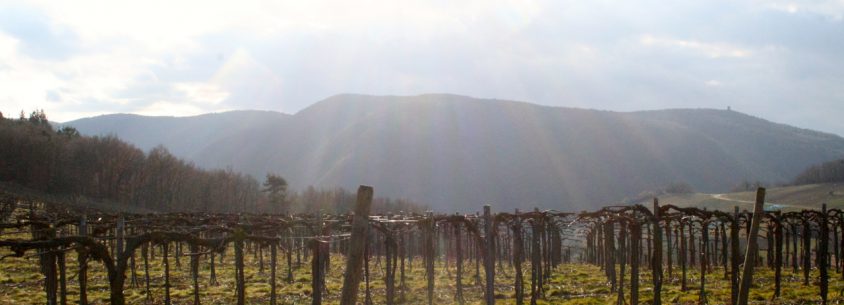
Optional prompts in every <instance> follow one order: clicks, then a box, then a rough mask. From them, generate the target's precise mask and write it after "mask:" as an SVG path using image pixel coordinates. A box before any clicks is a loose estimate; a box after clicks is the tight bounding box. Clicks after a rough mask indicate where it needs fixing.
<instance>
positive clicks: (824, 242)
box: [817, 203, 829, 305]
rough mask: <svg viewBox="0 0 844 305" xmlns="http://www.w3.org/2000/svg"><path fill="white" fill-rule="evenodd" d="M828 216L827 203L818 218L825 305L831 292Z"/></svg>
mask: <svg viewBox="0 0 844 305" xmlns="http://www.w3.org/2000/svg"><path fill="white" fill-rule="evenodd" d="M828 218H829V217H828V216H827V212H826V203H824V204H823V206H822V207H821V217H820V219H818V226H819V227H820V235H821V236H820V240H818V258H817V260H818V269H820V273H821V279H820V280H821V301H822V304H823V305H826V303H827V294H828V292H829V259H827V255H829V226H828Z"/></svg>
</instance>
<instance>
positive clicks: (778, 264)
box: [774, 211, 782, 298]
mask: <svg viewBox="0 0 844 305" xmlns="http://www.w3.org/2000/svg"><path fill="white" fill-rule="evenodd" d="M774 217H775V225H776V226H775V227H774V239H775V241H774V242H775V243H776V250H775V252H774V255H775V256H776V257H775V258H774V268H775V269H774V284H775V287H774V297H775V298H778V297H779V296H780V293H781V291H782V215H781V214H780V211H776V213H775V215H774Z"/></svg>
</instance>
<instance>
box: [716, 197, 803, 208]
mask: <svg viewBox="0 0 844 305" xmlns="http://www.w3.org/2000/svg"><path fill="white" fill-rule="evenodd" d="M710 195H711V196H712V198H713V199H718V200H723V201H733V202H741V203H747V204H754V203H755V202H753V201H750V200H741V199H734V198H728V197H727V194H710ZM765 204H766V205H772V206H775V207H783V208H793V209H805V208H806V207H801V206H796V205H790V204H781V203H773V202H765Z"/></svg>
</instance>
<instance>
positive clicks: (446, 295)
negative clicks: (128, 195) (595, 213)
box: [0, 249, 844, 304]
mask: <svg viewBox="0 0 844 305" xmlns="http://www.w3.org/2000/svg"><path fill="white" fill-rule="evenodd" d="M8 254H10V252H8V250H5V249H4V250H2V251H0V256H5V255H8ZM68 258H69V259H68V278H69V279H68V297H69V303H70V304H75V302H76V300H77V299H78V295H79V291H78V286H77V285H78V283H77V282H76V270H77V265H76V260H75V254H72V255H69V256H68ZM232 259H233V254H232V253H228V254H227V255H226V256H225V262H224V263H223V264H222V265H221V264H217V279H218V283H217V284H216V285H212V284H210V283H209V265H208V261H207V259H202V260H201V263H200V291H201V300H202V303H203V304H232V303H234V302H235V292H234V291H235V282H234V267H233V266H234V263H233V261H232ZM279 263H280V264H281V260H280V262H279ZM138 264H139V267H138V277H139V279H140V282H139V283H138V284H139V286H138V287H136V288H135V287H131V280H127V288H126V290H125V293H126V299H127V303H128V304H162V303H163V299H164V287H163V284H164V281H163V273H164V272H163V269H162V268H163V264H162V261H161V256H160V255H157V256H156V259H155V260H154V261H151V264H150V275H151V285H152V289H151V292H152V293H151V295H150V296H149V299H148V296H147V295H146V294H145V292H144V289H143V278H144V277H143V267H142V265H141V260H140V259H139V260H138ZM421 264H422V261H421V260H420V259H415V260H414V261H413V265H412V268H411V267H410V266H408V269H407V270H408V271H407V290H406V292H405V293H404V294H403V297H402V293H400V292H399V293H398V298H399V300H401V303H403V304H424V303H426V299H425V295H426V293H425V291H426V282H425V275H424V269H423V267H422V265H421ZM170 266H171V281H172V282H171V286H172V288H171V296H172V299H173V303H174V304H191V303H192V284H191V280H190V273H189V272H190V271H189V270H190V269H189V268H190V267H189V259H188V258H187V257H182V259H181V266H176V262H175V259H174V258H173V257H172V256H171V257H170ZM268 266H269V264H268V263H266V267H267V268H268ZM464 267H465V269H466V270H467V272H465V274H464V276H463V278H464V285H465V288H464V295H465V300H466V303H467V304H481V303H482V290H481V286H480V285H479V284H478V283H476V282H475V277H474V264H473V263H470V262H469V261H467V262H466V264H464ZM504 267H505V268H504V269H505V270H507V271H506V272H503V273H502V272H498V273H497V278H496V288H495V289H496V291H495V292H496V293H495V294H496V298H497V299H498V301H497V303H499V304H515V300H514V299H513V294H514V289H513V284H512V283H513V282H514V274H513V271H512V269H511V268H509V267H508V266H504ZM343 268H344V267H343V263H342V257H341V256H339V255H338V256H333V260H332V264H331V270H330V273H329V275H328V277H327V279H326V281H327V288H328V294H327V295H326V297H325V303H326V304H337V303H338V302H339V300H338V299H339V293H340V289H341V285H342V273H343ZM642 269H646V268H644V267H643V268H642ZM678 269H679V268H675V272H674V277H672V278H667V280H668V283H666V284H665V286H664V290H663V300H664V301H665V302H667V303H671V304H695V303H697V301H698V299H699V296H698V287H699V286H698V285H699V282H698V281H699V274H698V273H697V272H695V271H692V272H690V274H689V276H688V290H687V291H680V283H679V271H678ZM371 270H372V274H371V276H372V283H371V286H372V288H373V289H372V296H373V299H374V303H375V304H383V303H384V283H383V280H382V279H383V274H384V272H383V269H382V268H381V265H379V264H377V263H376V262H375V261H374V260H373V261H372V266H371ZM455 270H456V269H455V267H454V264H453V262H452V263H450V264H449V265H448V267H446V266H445V265H444V263H442V262H440V263H439V264H438V265H437V275H436V290H435V298H436V300H435V304H457V302H456V301H455V299H454V295H455V284H454V276H455ZM524 270H525V274H524V276H525V284H526V289H525V291H526V292H529V291H530V288H529V285H530V273H529V268H528V266H527V264H525V266H524ZM627 271H628V272H629V266H628V267H627ZM758 272H759V274H758V275H757V276H756V277H754V285H755V286H754V287H753V289H752V292H751V299H752V300H753V301H754V303H756V304H766V303H769V302H768V300H770V299H771V296H772V295H773V280H772V279H773V273H772V271H770V270H769V269H767V268H759V269H758ZM245 273H246V281H247V286H246V288H247V289H246V291H247V292H246V293H247V303H249V304H266V303H267V302H268V298H269V291H270V287H269V284H268V277H269V270H265V272H263V273H261V272H259V267H258V261H257V260H256V259H255V256H253V255H252V254H251V253H249V254H248V255H246V272H245ZM816 273H817V271H816V270H815V271H813V279H816V277H817V274H816ZM285 275H286V266H284V265H280V266H279V269H278V274H277V276H278V279H277V282H278V290H279V299H280V303H281V304H308V303H310V300H311V298H310V295H311V293H312V292H311V289H310V272H309V267H308V265H307V264H305V263H304V262H303V266H301V267H299V268H297V269H296V270H295V271H294V275H295V276H294V281H293V283H286V282H285V281H284V277H285ZM784 275H785V276H784V279H785V281H784V286H785V287H784V288H783V296H782V298H781V300H779V301H776V302H773V303H772V304H815V303H817V301H818V300H819V295H818V292H819V288H818V287H817V286H816V285H815V284H814V283H813V284H811V285H809V286H804V285H802V283H801V275H800V274H799V273H798V274H793V273H792V271H791V270H790V269H787V271H785V272H784ZM127 276H129V274H127ZM666 277H667V273H666ZM831 277H832V281H831V285H830V299H833V300H835V301H836V302H838V303H842V302H844V297H843V296H842V291H844V281H842V280H841V278H842V275H841V274H839V273H836V272H832V274H831ZM629 278H630V276H629V274H628V275H627V276H625V285H629ZM397 281H398V279H397ZM397 284H398V283H397ZM42 285H43V277H42V275H41V273H40V272H39V268H38V259H37V258H36V257H23V258H17V257H6V258H4V259H3V260H2V261H0V304H43V303H45V302H46V299H45V296H44V293H43V288H42ZM640 287H641V288H640V300H642V302H643V304H646V303H649V302H650V300H652V290H651V282H650V275H649V274H648V273H647V272H644V273H643V274H642V277H641V279H640ZM706 287H707V289H706V290H707V295H708V296H707V299H708V301H709V303H710V304H724V303H726V302H728V300H729V293H730V291H729V286H728V282H727V281H725V280H724V271H723V269H716V270H714V271H713V272H712V273H710V274H708V276H707V284H706ZM88 292H89V300H90V301H91V303H92V304H108V287H107V280H106V278H105V273H104V272H103V268H102V266H101V265H100V264H99V263H91V264H90V270H89V290H88ZM624 293H625V296H626V297H627V298H629V296H630V293H629V286H626V287H625V292H624ZM362 298H363V289H361V300H362ZM616 298H617V296H616V294H615V293H611V292H610V286H609V284H608V283H607V281H606V279H605V277H604V276H603V271H601V270H600V269H599V268H597V267H594V266H588V265H580V264H564V265H561V266H559V267H558V268H556V270H554V272H553V274H552V276H551V278H550V282H549V283H548V285H547V286H546V293H545V298H544V299H543V300H541V301H540V304H609V303H612V302H615V300H616ZM628 302H629V301H628Z"/></svg>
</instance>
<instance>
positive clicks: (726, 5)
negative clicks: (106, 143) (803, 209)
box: [0, 0, 844, 135]
mask: <svg viewBox="0 0 844 305" xmlns="http://www.w3.org/2000/svg"><path fill="white" fill-rule="evenodd" d="M842 19H844V0H833V1H802V2H789V1H733V0H729V1H720V0H702V1H684V0H680V1H665V0H653V1H617V0H616V1H599V0H588V1H583V0H577V1H563V0H549V1H530V0H513V1H496V0H479V1H466V0H460V1H395V0H388V1H362V0H361V1H336V2H334V1H314V0H307V1H288V2H279V1H267V2H250V1H219V2H218V1H208V0H202V1H169V0H168V1H131V2H122V1H112V0H108V1H77V0H74V1H27V2H16V1H12V2H9V1H4V0H0V111H2V112H3V114H4V115H5V116H7V117H8V116H17V114H18V113H19V112H20V111H21V110H26V111H27V112H29V111H31V110H33V109H36V108H43V109H45V110H46V111H47V114H48V116H49V117H50V119H52V120H55V121H67V120H71V119H75V118H80V117H85V116H92V115H97V114H104V113H114V112H127V113H139V114H151V115H180V116H181V115H192V114H198V113H205V112H214V111H223V110H230V109H268V110H277V111H282V112H287V113H295V112H296V111H298V110H300V109H302V108H304V107H307V106H308V105H310V104H312V103H314V102H316V101H318V100H321V99H323V98H326V97H328V96H331V95H334V94H338V93H367V94H399V95H412V94H421V93H455V94H463V95H469V96H475V97H491V98H501V99H514V100H521V101H527V102H533V103H538V104H545V105H556V106H569V107H584V108H596V109H606V110H619V111H632V110H643V109H660V108H679V107H682V108H726V107H727V106H732V108H733V109H735V110H738V111H742V112H746V113H750V114H753V115H757V116H761V117H763V118H766V119H769V120H772V121H776V122H782V123H787V124H792V125H796V126H799V127H805V128H812V129H818V130H822V131H827V132H834V133H837V134H839V135H844V21H842Z"/></svg>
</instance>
